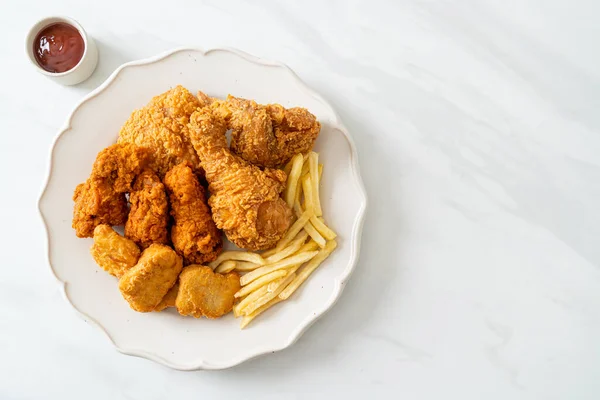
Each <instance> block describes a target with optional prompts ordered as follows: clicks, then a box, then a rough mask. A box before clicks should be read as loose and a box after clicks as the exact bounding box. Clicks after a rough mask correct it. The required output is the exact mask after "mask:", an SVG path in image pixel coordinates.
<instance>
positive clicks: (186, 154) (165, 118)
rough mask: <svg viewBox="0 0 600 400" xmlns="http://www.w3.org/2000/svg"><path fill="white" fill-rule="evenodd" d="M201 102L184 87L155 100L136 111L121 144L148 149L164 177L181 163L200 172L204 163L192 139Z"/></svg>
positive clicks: (121, 139)
mask: <svg viewBox="0 0 600 400" xmlns="http://www.w3.org/2000/svg"><path fill="white" fill-rule="evenodd" d="M200 106H201V103H200V101H199V100H198V99H197V98H196V97H195V96H194V95H193V94H192V93H190V92H189V91H188V90H187V89H185V88H184V87H183V86H176V87H174V88H173V89H170V90H168V91H166V92H165V93H163V94H161V95H158V96H156V97H154V98H153V99H152V100H150V102H149V103H148V104H147V105H146V106H145V107H143V108H140V109H139V110H135V111H134V112H133V113H132V114H131V116H130V117H129V119H128V120H127V122H125V124H124V125H123V127H122V128H121V131H120V132H119V143H133V144H136V145H138V146H144V147H148V148H150V149H151V150H152V152H153V153H154V163H153V165H152V168H153V169H154V170H155V171H156V172H158V174H159V176H161V177H163V176H164V175H165V174H166V173H167V171H168V170H169V169H171V168H172V167H174V166H175V165H177V164H180V163H181V162H184V161H187V162H189V163H190V164H191V165H192V167H193V168H194V170H195V171H196V172H200V160H198V155H197V154H196V152H195V151H194V148H193V147H192V144H191V143H190V141H189V138H188V127H187V125H188V122H189V119H190V115H191V114H192V113H193V112H194V111H195V110H196V109H197V108H198V107H200Z"/></svg>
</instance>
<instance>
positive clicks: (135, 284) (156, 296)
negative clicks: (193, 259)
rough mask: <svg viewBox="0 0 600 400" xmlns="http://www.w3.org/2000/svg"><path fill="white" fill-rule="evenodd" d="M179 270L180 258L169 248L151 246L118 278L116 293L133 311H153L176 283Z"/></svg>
mask: <svg viewBox="0 0 600 400" xmlns="http://www.w3.org/2000/svg"><path fill="white" fill-rule="evenodd" d="M182 267H183V263H182V260H181V257H179V256H178V255H177V253H175V251H174V250H173V249H172V248H170V247H168V246H164V245H162V244H153V245H151V246H150V247H148V248H147V249H146V250H144V252H143V253H142V255H141V257H140V259H139V260H138V262H137V264H136V265H135V266H134V267H133V268H131V269H129V270H128V271H127V272H125V273H124V274H123V276H121V279H119V290H120V291H121V294H122V295H123V298H124V299H125V300H127V302H128V303H129V306H130V307H131V308H132V309H134V310H135V311H139V312H149V311H154V309H155V308H156V306H157V305H158V304H159V303H160V302H161V300H162V299H163V298H164V297H165V295H166V294H167V292H168V291H169V289H171V288H172V287H173V285H174V284H175V282H176V281H177V277H178V276H179V273H180V272H181V269H182Z"/></svg>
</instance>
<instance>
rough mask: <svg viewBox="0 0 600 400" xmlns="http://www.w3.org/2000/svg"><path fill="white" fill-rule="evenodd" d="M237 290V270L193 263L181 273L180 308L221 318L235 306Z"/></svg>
mask: <svg viewBox="0 0 600 400" xmlns="http://www.w3.org/2000/svg"><path fill="white" fill-rule="evenodd" d="M238 290H240V276H239V275H238V274H237V273H236V272H230V273H228V274H226V275H221V274H218V273H215V272H213V270H212V269H211V268H210V267H204V266H202V265H190V266H188V267H185V268H184V269H183V271H182V272H181V275H180V276H179V292H178V294H177V300H176V304H177V311H179V313H180V314H181V315H192V316H194V317H196V318H200V317H202V316H205V317H207V318H219V317H221V316H223V315H225V314H227V313H228V312H230V311H231V310H232V308H233V303H234V300H235V298H234V297H233V296H234V294H235V293H236V292H237V291H238Z"/></svg>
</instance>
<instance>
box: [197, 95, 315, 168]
mask: <svg viewBox="0 0 600 400" xmlns="http://www.w3.org/2000/svg"><path fill="white" fill-rule="evenodd" d="M198 97H199V98H200V99H202V102H203V104H205V105H210V107H211V108H213V110H214V111H215V114H216V115H217V116H218V117H219V118H222V119H224V120H225V121H226V123H227V124H228V127H229V128H230V129H232V133H231V151H232V152H233V153H235V154H237V155H239V156H240V157H242V158H243V159H244V160H246V161H249V162H251V163H252V164H255V165H259V166H262V167H271V168H274V167H277V166H280V165H283V164H285V163H287V162H288V161H289V160H290V159H291V158H292V157H293V156H294V155H296V154H298V153H306V152H308V151H310V150H311V149H312V147H313V145H314V143H315V141H316V140H317V136H318V135H319V132H320V131H321V124H320V123H319V122H318V121H317V118H316V117H315V116H314V115H313V114H311V113H310V112H308V110H306V109H305V108H300V107H294V108H290V109H285V108H284V107H283V106H281V105H279V104H267V105H261V104H257V103H256V102H255V101H254V100H246V99H242V98H238V97H233V96H231V95H229V96H228V97H227V100H225V101H218V100H217V101H215V100H214V99H211V98H210V97H208V96H206V95H205V94H203V93H202V94H200V93H198Z"/></svg>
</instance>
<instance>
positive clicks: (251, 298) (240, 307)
mask: <svg viewBox="0 0 600 400" xmlns="http://www.w3.org/2000/svg"><path fill="white" fill-rule="evenodd" d="M266 293H267V285H265V286H262V287H260V288H258V290H255V291H254V292H252V293H250V294H249V295H248V296H246V297H245V298H244V299H243V300H242V301H240V302H239V303H237V304H236V305H235V306H233V315H234V316H236V317H239V316H240V315H242V311H243V310H244V308H245V307H246V306H247V305H248V304H250V303H252V302H253V301H254V300H257V299H259V298H260V297H261V296H264V295H265V294H266Z"/></svg>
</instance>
